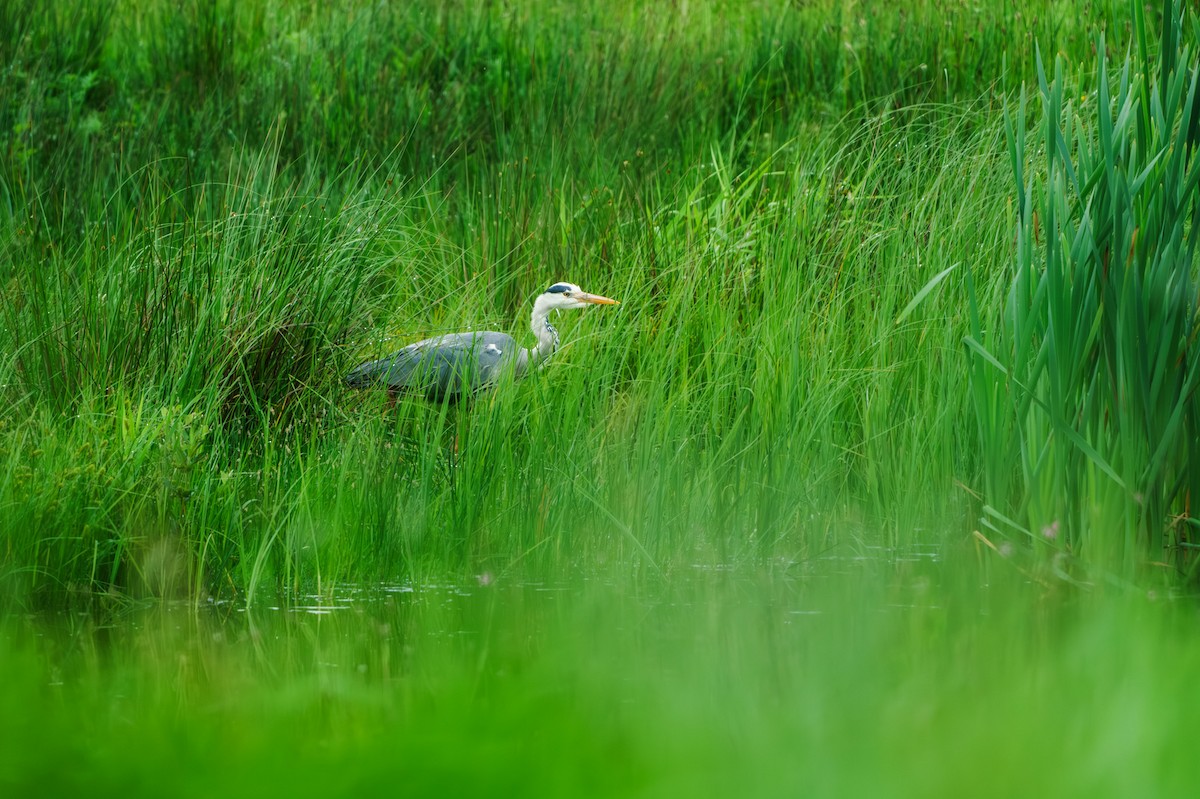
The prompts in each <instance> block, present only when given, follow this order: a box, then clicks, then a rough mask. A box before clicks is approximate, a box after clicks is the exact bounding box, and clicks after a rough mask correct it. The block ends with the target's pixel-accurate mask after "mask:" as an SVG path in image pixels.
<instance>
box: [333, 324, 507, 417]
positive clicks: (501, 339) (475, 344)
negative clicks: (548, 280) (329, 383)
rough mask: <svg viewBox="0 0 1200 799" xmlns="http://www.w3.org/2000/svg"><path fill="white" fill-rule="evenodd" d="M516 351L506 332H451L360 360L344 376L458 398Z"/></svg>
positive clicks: (495, 373) (359, 384)
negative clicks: (375, 357) (393, 351)
mask: <svg viewBox="0 0 1200 799" xmlns="http://www.w3.org/2000/svg"><path fill="white" fill-rule="evenodd" d="M518 351H519V348H518V347H517V343H516V341H515V340H514V339H513V337H512V336H509V335H507V334H505V333H494V332H478V333H454V334H451V335H446V336H438V337H436V338H430V339H425V340H424V341H418V342H417V343H416V344H410V345H408V346H407V347H405V348H404V349H402V350H400V351H399V352H397V353H395V354H393V355H390V356H388V357H387V358H382V359H380V360H378V361H369V362H367V363H364V364H362V365H361V366H359V367H357V368H356V369H354V370H353V371H352V372H350V374H348V375H347V376H346V381H347V382H348V383H349V384H350V385H351V386H354V387H356V388H364V387H366V386H369V385H378V384H380V383H382V384H384V385H386V386H387V388H388V389H389V390H390V391H411V392H416V393H421V394H424V395H425V396H426V397H427V398H428V399H430V400H433V401H435V402H440V401H442V400H444V399H446V398H450V399H458V398H459V397H461V396H462V395H463V394H468V393H471V392H473V391H476V390H478V389H480V388H484V387H486V386H488V385H490V384H491V383H493V382H495V380H496V379H497V378H498V377H499V375H500V372H501V370H502V367H503V365H504V364H506V363H508V362H509V361H510V360H514V361H515V359H516V357H517V353H518Z"/></svg>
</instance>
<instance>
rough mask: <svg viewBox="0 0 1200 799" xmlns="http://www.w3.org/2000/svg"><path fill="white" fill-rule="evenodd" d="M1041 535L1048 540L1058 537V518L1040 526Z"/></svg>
mask: <svg viewBox="0 0 1200 799" xmlns="http://www.w3.org/2000/svg"><path fill="white" fill-rule="evenodd" d="M1042 537H1043V538H1045V539H1046V540H1048V541H1053V540H1054V539H1056V538H1058V519H1055V520H1054V521H1053V522H1052V523H1051V524H1048V525H1046V526H1045V527H1043V528H1042Z"/></svg>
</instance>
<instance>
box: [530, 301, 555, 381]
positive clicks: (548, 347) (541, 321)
mask: <svg viewBox="0 0 1200 799" xmlns="http://www.w3.org/2000/svg"><path fill="white" fill-rule="evenodd" d="M529 326H530V328H532V329H533V335H535V336H537V346H536V347H534V348H533V349H532V350H530V351H529V360H530V361H532V362H533V365H535V366H536V365H537V364H539V363H541V362H542V361H544V360H546V359H547V358H549V357H550V353H552V352H554V351H555V350H556V349H558V331H557V330H555V329H554V325H552V324H550V309H549V308H543V307H542V306H540V305H538V304H537V303H535V304H534V306H533V316H532V318H530V320H529Z"/></svg>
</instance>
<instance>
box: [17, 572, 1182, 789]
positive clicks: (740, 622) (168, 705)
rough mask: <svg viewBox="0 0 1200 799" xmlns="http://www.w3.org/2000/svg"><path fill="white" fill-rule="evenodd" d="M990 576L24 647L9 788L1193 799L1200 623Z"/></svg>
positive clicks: (646, 588)
mask: <svg viewBox="0 0 1200 799" xmlns="http://www.w3.org/2000/svg"><path fill="white" fill-rule="evenodd" d="M985 552H986V553H987V554H986V557H984V558H983V559H982V560H977V559H976V556H975V553H972V552H969V551H966V550H958V551H955V552H952V553H950V554H949V557H948V559H947V557H946V556H945V555H944V554H943V555H942V556H936V557H933V556H930V555H928V554H926V555H924V556H919V557H911V558H898V557H892V556H890V555H889V554H888V553H885V552H879V551H866V552H862V553H860V556H853V553H850V556H847V557H841V556H839V557H835V558H824V559H820V560H818V561H816V562H815V563H813V564H810V565H808V566H798V567H796V568H794V569H793V570H785V569H782V568H780V569H762V570H720V571H713V570H708V569H697V570H694V571H693V572H692V573H690V574H688V575H686V576H684V577H681V578H679V579H675V580H670V581H664V580H662V579H661V578H660V577H658V576H657V575H653V574H646V575H643V576H641V577H635V576H631V575H630V574H628V573H627V572H626V571H624V570H620V571H619V572H617V571H615V570H614V572H613V573H609V574H604V573H601V574H595V575H592V576H591V578H589V579H572V580H568V581H564V582H561V583H557V584H556V583H552V582H541V583H538V582H533V583H521V582H515V581H512V580H508V579H500V578H495V577H494V576H491V575H489V576H488V577H486V578H484V580H483V582H485V583H487V584H486V585H481V584H480V583H479V582H478V581H477V580H476V579H471V578H468V579H467V581H466V582H462V581H459V582H455V583H442V584H437V585H418V586H393V587H392V588H391V589H390V590H389V589H386V588H381V587H373V588H371V589H367V590H364V591H361V592H351V591H345V592H343V593H342V596H341V599H333V598H329V597H325V598H315V597H310V598H304V597H296V598H294V600H295V602H294V604H293V605H292V607H290V608H267V607H263V608H261V609H259V610H258V611H253V612H249V613H246V612H241V611H239V610H238V609H236V608H234V607H232V606H229V605H225V606H218V607H211V606H209V607H201V608H198V609H197V608H194V607H189V606H184V605H175V606H163V605H152V606H143V607H140V608H136V609H128V610H126V611H124V612H120V613H118V614H116V615H114V616H108V617H104V616H100V617H97V616H93V615H88V614H74V613H64V614H56V615H51V616H47V617H42V618H39V619H38V620H37V621H36V623H35V624H34V625H33V626H32V627H31V626H30V623H29V622H28V621H21V620H16V619H9V620H8V621H7V622H5V624H4V632H3V635H4V641H3V643H4V646H3V648H2V650H0V651H2V652H3V654H0V710H2V712H0V738H3V739H4V740H5V742H6V743H5V746H4V747H3V748H2V750H0V786H3V787H4V788H6V790H7V791H9V792H10V793H11V795H28V794H29V793H31V792H39V793H44V792H49V793H61V794H76V793H81V792H86V793H88V794H89V795H94V796H143V795H144V796H161V795H163V794H164V793H168V794H171V795H178V796H212V795H218V794H219V795H229V796H257V795H262V794H263V793H270V794H284V793H286V794H288V795H296V796H341V795H351V794H358V795H361V794H363V793H367V794H378V793H401V794H403V795H409V796H447V795H465V794H469V793H484V794H497V795H521V796H663V797H668V796H670V797H675V796H717V795H728V794H729V793H737V794H738V795H743V796H779V795H784V794H789V795H790V794H796V793H806V794H807V793H814V794H818V795H843V796H845V795H852V796H864V795H871V796H914V797H916V796H922V797H928V796H963V795H970V796H996V797H1001V796H1012V795H1014V794H1026V793H1033V794H1039V795H1047V794H1051V795H1056V796H1092V797H1096V796H1101V797H1103V796H1112V797H1117V796H1129V795H1143V796H1160V797H1167V796H1180V797H1182V796H1190V795H1191V794H1192V792H1193V789H1194V779H1193V777H1194V775H1193V773H1192V772H1193V768H1192V767H1193V758H1192V757H1191V756H1190V754H1189V750H1188V748H1187V747H1186V746H1183V745H1180V742H1181V741H1187V740H1189V739H1190V738H1191V737H1192V736H1193V735H1194V734H1196V732H1197V731H1198V730H1197V725H1198V724H1200V721H1198V719H1200V713H1198V712H1197V710H1200V707H1198V705H1197V700H1196V699H1195V698H1194V697H1195V692H1194V691H1191V690H1190V688H1189V686H1190V685H1191V682H1192V680H1193V678H1194V674H1195V672H1196V669H1197V668H1198V667H1200V645H1198V644H1197V640H1198V638H1197V636H1196V628H1197V623H1198V622H1200V618H1198V617H1197V612H1196V609H1195V607H1194V606H1193V605H1192V604H1191V603H1190V602H1189V603H1182V602H1179V601H1171V600H1169V599H1168V598H1167V597H1166V596H1165V594H1159V595H1157V596H1156V595H1155V594H1154V593H1153V592H1151V593H1150V594H1146V593H1144V592H1136V593H1129V592H1118V591H1115V590H1112V589H1106V588H1104V587H1103V586H1096V585H1091V586H1075V587H1071V586H1068V585H1067V584H1066V583H1063V582H1061V581H1059V580H1049V579H1046V580H1044V581H1042V582H1039V580H1043V578H1049V577H1051V575H1049V574H1045V575H1041V574H1039V573H1037V572H1036V571H1033V572H1025V573H1023V572H1022V571H1021V570H1020V569H1018V568H1017V565H1016V564H1014V562H1013V561H1011V560H1004V559H1001V558H999V557H997V556H995V555H993V554H991V553H990V552H988V551H986V550H985ZM1029 577H1033V578H1034V579H1033V580H1030V579H1029ZM321 609H324V610H323V612H319V611H321ZM1114 642H1120V643H1119V645H1117V646H1114Z"/></svg>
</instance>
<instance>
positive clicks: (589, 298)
mask: <svg viewBox="0 0 1200 799" xmlns="http://www.w3.org/2000/svg"><path fill="white" fill-rule="evenodd" d="M618 304H619V303H618V302H617V301H616V300H612V299H609V298H608V297H601V296H600V295H599V294H588V293H587V292H586V291H584V290H583V289H581V288H579V286H576V285H575V284H574V283H555V284H554V285H553V286H551V287H550V288H548V289H546V290H545V291H544V292H542V294H541V296H539V297H538V298H537V300H536V301H535V305H537V306H540V307H543V308H545V309H546V310H547V311H549V310H565V309H567V308H586V307H587V306H589V305H618Z"/></svg>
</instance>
